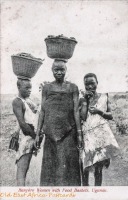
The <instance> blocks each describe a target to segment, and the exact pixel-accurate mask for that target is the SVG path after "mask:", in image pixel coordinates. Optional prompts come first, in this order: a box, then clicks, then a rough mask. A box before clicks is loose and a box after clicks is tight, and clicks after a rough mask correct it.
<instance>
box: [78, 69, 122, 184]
mask: <svg viewBox="0 0 128 200" xmlns="http://www.w3.org/2000/svg"><path fill="white" fill-rule="evenodd" d="M84 84H85V89H86V92H85V94H84V98H82V99H80V115H81V119H82V130H83V138H84V150H83V152H82V160H83V169H84V173H83V185H84V186H88V185H89V171H90V170H91V169H92V168H94V177H95V186H101V184H102V169H103V167H104V166H105V167H106V168H108V167H109V164H110V158H112V157H113V156H115V153H116V151H117V149H118V148H119V146H118V144H117V142H116V139H115V137H114V135H113V133H112V131H111V129H110V127H109V124H108V120H112V118H113V117H112V114H111V109H110V103H109V100H108V95H107V94H99V93H97V91H96V89H97V84H98V80H97V77H96V75H95V74H93V73H89V74H86V75H85V76H84Z"/></svg>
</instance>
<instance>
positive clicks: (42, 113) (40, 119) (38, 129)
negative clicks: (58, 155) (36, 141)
mask: <svg viewBox="0 0 128 200" xmlns="http://www.w3.org/2000/svg"><path fill="white" fill-rule="evenodd" d="M45 100H46V89H45V86H44V88H42V100H41V110H40V114H39V119H38V126H37V132H36V134H37V136H39V135H40V131H41V129H42V127H43V123H44V114H45V113H44V103H45Z"/></svg>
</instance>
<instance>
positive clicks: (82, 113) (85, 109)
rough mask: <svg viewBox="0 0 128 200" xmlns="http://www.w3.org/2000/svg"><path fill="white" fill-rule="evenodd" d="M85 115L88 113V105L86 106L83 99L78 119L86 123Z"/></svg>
mask: <svg viewBox="0 0 128 200" xmlns="http://www.w3.org/2000/svg"><path fill="white" fill-rule="evenodd" d="M87 113H88V104H87V101H85V100H84V99H83V100H81V102H80V118H81V119H82V120H83V121H86V119H87Z"/></svg>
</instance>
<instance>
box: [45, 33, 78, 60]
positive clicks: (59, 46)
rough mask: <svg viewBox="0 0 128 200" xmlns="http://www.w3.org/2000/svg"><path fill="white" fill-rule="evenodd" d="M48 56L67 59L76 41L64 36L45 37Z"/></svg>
mask: <svg viewBox="0 0 128 200" xmlns="http://www.w3.org/2000/svg"><path fill="white" fill-rule="evenodd" d="M45 42H46V47H47V55H48V57H49V58H53V59H55V58H62V59H69V58H71V57H72V55H73V52H74V49H75V45H76V44H77V41H76V40H75V39H71V38H66V37H59V36H58V37H48V38H46V39H45Z"/></svg>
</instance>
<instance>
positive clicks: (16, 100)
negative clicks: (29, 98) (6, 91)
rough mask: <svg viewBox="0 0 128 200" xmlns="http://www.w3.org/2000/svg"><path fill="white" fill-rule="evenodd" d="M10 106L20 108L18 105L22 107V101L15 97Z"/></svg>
mask: <svg viewBox="0 0 128 200" xmlns="http://www.w3.org/2000/svg"><path fill="white" fill-rule="evenodd" d="M12 106H13V108H20V107H22V108H23V102H22V100H21V99H19V98H15V99H14V100H13V101H12Z"/></svg>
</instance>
